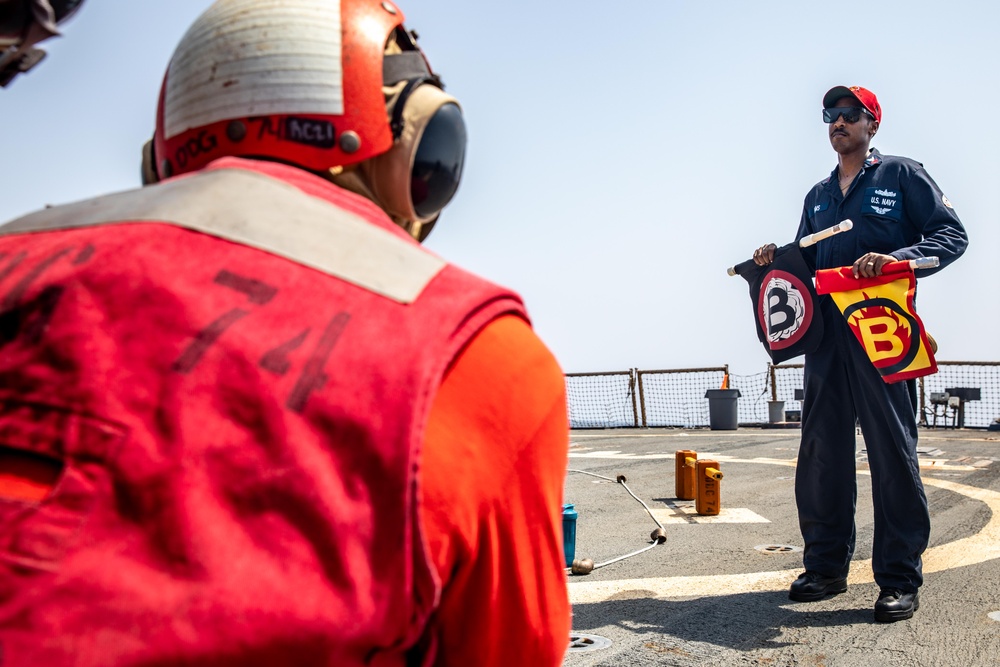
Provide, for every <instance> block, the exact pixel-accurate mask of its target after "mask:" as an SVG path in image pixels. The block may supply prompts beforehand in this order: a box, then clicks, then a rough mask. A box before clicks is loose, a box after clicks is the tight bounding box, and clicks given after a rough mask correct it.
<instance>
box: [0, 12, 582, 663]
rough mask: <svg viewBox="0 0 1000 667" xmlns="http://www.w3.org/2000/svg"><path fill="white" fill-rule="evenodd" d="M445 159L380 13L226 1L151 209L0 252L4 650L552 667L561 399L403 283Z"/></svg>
mask: <svg viewBox="0 0 1000 667" xmlns="http://www.w3.org/2000/svg"><path fill="white" fill-rule="evenodd" d="M465 140H466V136H465V127H464V124H463V120H462V114H461V110H460V107H459V105H458V103H457V102H456V100H455V99H454V98H452V97H450V96H449V95H448V94H446V93H445V92H444V90H443V87H442V85H441V81H440V79H439V78H438V76H437V75H436V74H435V73H434V72H433V71H432V70H431V69H430V67H429V65H428V63H427V60H426V58H425V57H424V54H423V52H422V51H421V50H420V49H419V48H418V47H417V45H416V43H415V35H414V34H413V33H411V32H409V31H408V30H406V29H405V28H404V26H403V15H402V12H401V11H400V10H399V8H397V7H396V6H395V5H394V4H392V3H391V2H389V1H388V0H386V1H383V0H339V1H338V0H281V1H278V0H219V1H218V2H215V3H214V4H213V5H212V6H211V7H210V8H209V9H208V10H207V11H206V12H205V13H204V14H203V15H202V16H201V17H200V18H199V19H198V20H197V21H196V22H195V23H194V25H193V26H192V27H191V28H190V30H189V31H188V32H187V34H186V35H185V36H184V37H183V38H182V40H181V42H180V44H179V46H178V47H177V50H176V52H175V53H174V55H173V58H172V59H171V61H170V65H169V68H168V71H167V74H166V77H165V79H164V82H163V87H162V90H161V97H160V103H159V108H158V112H157V119H156V130H155V134H154V137H153V140H152V142H151V143H150V144H148V145H147V147H146V149H145V165H144V170H143V173H144V176H145V180H146V181H147V182H148V183H149V185H147V186H146V187H143V188H141V189H138V190H133V191H127V192H121V193H117V194H112V195H107V196H103V197H99V198H96V199H91V200H87V201H83V202H79V203H75V204H69V205H65V206H59V207H55V208H48V209H45V210H42V211H39V212H37V213H33V214H30V215H27V216H25V217H23V218H20V219H18V220H15V221H12V222H10V223H9V224H7V225H5V226H3V227H0V650H2V656H3V664H4V667H14V666H20V665H33V666H37V665H46V666H47V667H53V666H59V665H70V664H72V665H78V666H90V665H93V666H98V665H100V666H105V665H153V664H157V665H167V664H190V665H240V666H241V667H244V666H250V665H266V666H268V667H272V666H273V665H305V664H308V665H338V666H346V665H376V666H378V665H409V664H420V665H558V664H560V662H561V659H562V655H563V653H564V650H565V648H566V646H567V644H568V641H567V639H568V633H569V604H568V601H567V594H566V582H565V575H564V573H563V570H562V560H563V554H562V542H561V515H560V511H561V503H562V493H563V477H564V474H565V466H566V457H567V444H568V443H567V440H568V429H567V427H568V424H567V412H566V401H565V384H564V381H563V376H562V373H561V371H560V369H559V367H558V365H557V363H556V362H555V360H554V359H553V356H552V354H551V353H550V352H549V351H548V350H547V348H546V347H545V346H544V345H543V344H542V343H541V342H540V341H539V339H538V338H537V337H536V336H535V335H534V333H533V332H532V330H531V328H530V326H529V324H528V321H527V317H526V315H525V310H524V307H523V305H522V303H521V300H520V299H519V298H518V297H517V295H515V294H514V293H512V292H510V291H509V290H506V289H504V288H501V287H498V286H496V285H493V284H491V283H489V282H487V281H485V280H483V279H481V278H478V277H476V276H474V275H472V274H470V273H467V272H465V271H463V270H461V269H459V268H457V267H455V266H453V265H451V264H449V263H447V262H446V261H444V260H442V259H441V258H440V257H438V256H436V255H435V254H433V253H431V252H429V251H427V250H425V249H424V248H423V247H421V246H420V245H419V243H418V241H419V240H422V239H423V238H425V237H426V235H427V234H428V232H429V231H430V229H431V227H432V225H433V224H434V223H435V221H436V220H437V219H438V216H439V214H440V212H441V209H442V208H443V207H444V206H445V205H446V204H447V203H448V201H449V200H450V199H451V198H452V196H453V194H454V193H455V190H456V188H457V186H458V183H459V179H460V176H461V172H462V163H463V157H464V150H465Z"/></svg>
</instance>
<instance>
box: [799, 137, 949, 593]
mask: <svg viewBox="0 0 1000 667" xmlns="http://www.w3.org/2000/svg"><path fill="white" fill-rule="evenodd" d="M838 176H839V173H838V170H837V169H834V171H833V173H831V174H830V177H829V178H827V179H825V180H823V181H821V182H820V183H818V184H816V185H815V186H814V187H813V189H812V190H811V191H810V192H809V194H808V195H806V198H805V205H804V208H803V211H802V221H801V222H800V224H799V231H798V234H797V236H796V240H798V239H800V238H802V237H803V236H806V235H808V234H811V233H813V232H816V231H819V230H821V229H826V228H827V227H830V226H831V225H834V224H836V223H838V222H840V221H841V220H844V219H845V218H850V219H851V220H852V221H853V222H854V228H853V229H852V230H851V231H849V232H846V233H842V234H838V235H836V236H833V237H831V238H829V239H827V240H825V241H822V242H820V243H818V244H816V245H814V246H812V247H810V248H806V249H805V250H804V253H803V254H804V255H805V256H806V259H807V261H809V262H811V263H812V264H813V267H812V268H814V269H828V268H835V267H839V266H850V265H852V264H853V263H854V262H855V261H856V260H857V259H858V258H859V257H861V256H862V255H863V254H865V253H866V252H877V253H883V254H887V255H892V256H893V257H895V258H896V259H915V258H918V257H932V256H936V257H938V258H940V260H941V265H940V266H939V267H938V268H935V269H929V270H923V271H918V272H917V276H918V277H920V276H925V275H928V274H931V273H934V272H936V271H939V270H940V269H942V268H944V267H945V266H947V265H948V264H950V263H951V262H953V261H954V260H956V259H958V257H959V256H961V254H962V253H963V252H965V248H966V246H967V245H968V237H967V235H966V233H965V229H964V227H963V226H962V223H961V221H959V219H958V216H957V215H956V213H955V210H954V209H953V208H952V206H951V203H950V202H949V201H948V199H947V198H946V197H945V196H944V194H942V192H941V190H940V188H938V186H937V184H936V183H935V182H934V181H933V180H932V179H931V177H930V176H929V175H928V174H927V172H926V171H924V169H923V165H921V164H920V163H919V162H915V161H913V160H910V159H908V158H904V157H896V156H891V155H885V156H883V155H881V154H880V153H879V152H878V151H877V150H874V149H872V151H871V152H870V153H869V155H868V158H867V160H866V161H865V164H864V167H863V168H862V170H861V171H860V172H859V173H858V175H857V176H856V177H855V179H854V182H853V183H851V186H850V189H849V190H848V191H847V195H846V196H844V195H842V194H841V191H840V187H839V184H838ZM820 312H821V313H822V317H823V324H824V329H825V335H824V338H823V342H822V344H821V345H820V347H819V349H818V350H817V351H816V352H814V353H812V354H807V355H806V359H805V394H804V400H803V403H802V442H801V444H800V446H799V458H798V465H797V469H796V473H795V500H796V504H797V505H798V512H799V527H800V529H801V531H802V537H803V540H804V541H805V553H804V556H803V562H804V565H805V568H806V570H808V571H814V572H818V573H821V574H823V575H826V576H829V577H843V576H847V572H848V569H849V567H850V561H851V557H852V556H853V554H854V545H855V536H856V534H855V524H854V512H855V507H856V504H857V481H856V476H855V466H856V463H855V431H854V424H855V419H857V421H858V423H859V424H860V425H861V431H862V433H863V434H864V438H865V444H866V447H867V450H868V463H869V466H870V469H871V476H872V496H873V497H872V500H873V504H874V507H875V528H874V547H873V553H872V568H873V569H874V571H875V582H876V583H877V584H878V585H879V586H880V587H882V588H898V589H900V590H903V591H906V592H910V593H912V592H916V590H917V588H918V587H919V586H920V585H921V584H922V583H923V574H922V569H921V558H920V556H921V554H922V553H923V552H924V549H926V547H927V542H928V539H929V536H930V515H929V513H928V510H927V497H926V496H925V495H924V487H923V483H922V482H921V481H920V470H919V467H918V463H917V452H916V448H917V421H916V385H915V381H914V380H908V381H904V382H897V383H895V384H886V383H885V382H884V381H883V380H882V378H881V376H880V375H879V373H878V371H877V370H876V369H875V367H874V366H873V365H872V363H871V361H870V360H869V359H868V356H867V355H866V354H865V352H864V349H863V348H862V346H861V345H859V344H858V341H857V339H856V338H855V337H854V334H853V333H852V332H851V331H850V329H849V327H848V325H847V323H846V321H845V319H844V317H843V315H842V314H841V313H840V311H839V310H838V309H837V307H836V305H835V304H834V303H833V300H832V299H831V298H830V297H829V296H821V297H820Z"/></svg>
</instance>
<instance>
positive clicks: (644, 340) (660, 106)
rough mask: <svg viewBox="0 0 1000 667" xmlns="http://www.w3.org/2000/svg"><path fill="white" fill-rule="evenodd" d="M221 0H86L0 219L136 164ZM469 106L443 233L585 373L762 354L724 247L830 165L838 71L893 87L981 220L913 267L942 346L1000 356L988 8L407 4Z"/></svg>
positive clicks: (29, 104) (888, 130)
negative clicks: (952, 255)
mask: <svg viewBox="0 0 1000 667" xmlns="http://www.w3.org/2000/svg"><path fill="white" fill-rule="evenodd" d="M209 4H210V2H209V0H171V1H170V2H147V1H143V2H137V1H136V0H87V2H86V4H85V5H84V6H83V7H82V9H81V10H80V12H79V13H78V14H77V15H76V16H75V17H74V18H73V19H72V20H71V21H69V22H67V23H66V24H64V26H63V28H64V30H63V32H64V34H65V36H64V37H63V38H61V39H54V40H50V41H48V42H46V43H45V44H44V45H43V46H44V47H45V48H46V50H48V51H49V58H48V59H47V60H46V61H45V62H43V63H42V64H41V65H39V67H38V68H37V69H36V70H35V71H33V72H31V73H29V74H28V75H26V76H22V77H20V78H19V79H17V80H16V81H15V82H14V83H13V84H12V85H11V86H9V87H8V88H6V89H3V90H0V141H2V143H0V146H2V147H3V148H2V151H0V156H2V157H0V177H2V180H0V183H2V197H0V220H7V219H10V218H12V217H15V216H17V215H20V214H22V213H25V212H28V211H30V210H33V209H36V208H39V207H41V206H43V205H44V204H46V203H62V202H66V201H73V200H78V199H82V198H85V197H89V196H92V195H96V194H101V193H106V192H111V191H116V190H123V189H127V188H131V187H136V186H138V184H139V162H140V149H141V147H142V144H143V142H144V141H145V140H146V139H147V138H149V136H150V135H151V134H152V130H153V123H154V114H155V108H156V98H157V94H158V90H159V86H160V82H161V79H162V76H163V72H164V69H165V68H166V65H167V62H168V60H169V57H170V54H171V52H172V51H173V47H174V46H175V44H176V43H177V41H178V39H179V38H180V36H181V35H182V34H183V32H184V31H185V30H186V28H187V26H188V25H189V24H190V23H191V21H193V20H194V18H195V17H196V16H197V15H198V14H199V13H201V11H203V10H204V9H205V8H206V7H207V6H208V5H209ZM400 4H401V7H402V9H403V10H404V12H405V13H406V15H407V25H408V26H409V27H411V28H414V29H416V30H417V32H418V33H419V34H420V42H421V44H422V45H423V47H424V49H425V51H426V52H427V54H428V57H429V59H430V62H431V64H432V66H433V67H434V68H435V69H436V70H437V71H439V72H440V73H441V75H442V76H443V78H444V80H445V83H446V84H447V86H448V90H449V92H451V93H452V94H454V95H455V96H456V97H457V98H458V99H459V100H460V102H461V103H462V104H463V106H464V109H465V115H466V121H467V124H468V126H469V134H470V144H469V154H468V162H467V164H466V171H465V177H464V180H463V184H462V187H461V189H460V190H459V193H458V196H457V197H456V199H455V201H454V202H453V203H452V205H451V206H450V207H449V208H448V209H446V211H445V213H444V215H443V216H442V219H441V222H440V223H439V224H438V226H437V227H436V229H435V231H434V233H433V234H432V235H431V237H430V239H429V241H428V246H429V247H431V248H432V249H433V250H435V251H436V252H439V253H441V254H442V255H444V256H445V257H447V258H448V259H450V260H452V261H454V262H456V263H458V264H460V265H462V266H465V267H466V268H469V269H471V270H473V271H476V272H477V273H480V274H481V275H484V276H486V277H488V278H491V279H493V280H495V281H498V282H501V283H504V284H507V285H508V286H510V287H513V288H515V289H517V290H518V291H520V292H521V293H522V295H523V296H524V297H525V300H526V302H527V304H528V308H529V312H530V313H531V315H532V317H533V319H534V322H535V325H536V328H537V330H538V331H539V333H540V335H541V336H542V338H543V339H544V340H545V341H546V342H547V343H548V344H549V345H550V347H551V348H552V349H553V350H554V352H555V353H556V356H557V357H558V358H559V360H560V361H561V363H562V365H563V367H564V369H565V370H566V371H568V372H576V371H605V370H625V369H627V368H630V367H639V368H644V369H651V368H680V367H691V366H708V365H710V366H716V365H720V364H723V363H729V364H730V365H731V366H732V369H733V371H734V372H736V373H738V374H750V373H755V372H760V371H763V370H764V368H765V367H766V363H767V357H766V356H765V354H764V351H763V349H762V348H761V347H760V345H759V343H758V342H757V340H756V336H755V334H754V329H753V322H752V316H751V312H750V300H749V298H748V297H747V294H746V285H745V283H744V281H742V280H740V279H739V278H730V277H728V276H727V275H726V274H725V268H726V267H728V266H730V265H732V264H734V263H735V262H737V261H740V260H743V259H746V258H747V257H749V255H750V253H751V252H752V250H753V248H755V247H757V246H759V245H761V244H762V243H764V242H768V241H773V242H776V243H779V244H781V243H786V242H788V241H791V240H792V237H793V235H794V232H795V229H796V226H797V224H798V219H799V214H800V208H801V205H802V198H803V196H804V195H805V193H806V191H807V190H808V189H809V188H810V187H811V186H812V185H813V184H814V183H816V182H817V181H819V180H820V179H822V178H824V177H825V176H826V175H827V174H828V173H829V172H830V170H831V169H832V168H833V167H834V165H835V158H836V156H835V154H834V153H833V150H832V149H831V148H830V145H829V142H828V140H827V136H826V127H825V126H824V125H823V123H822V122H821V119H820V111H819V110H820V106H821V104H820V99H821V97H822V95H823V93H824V92H825V91H826V90H827V89H828V88H830V87H831V86H833V85H837V84H844V85H854V84H858V85H863V86H865V87H867V88H870V89H871V90H873V91H874V92H875V93H876V94H877V95H878V96H879V100H880V102H881V103H882V107H883V111H884V118H883V122H882V127H881V130H880V131H879V134H878V136H877V137H876V139H875V142H874V144H873V145H874V146H876V147H877V148H878V149H879V150H881V151H882V152H883V153H888V154H897V155H906V156H908V157H912V158H914V159H916V160H919V161H921V162H923V163H924V165H925V166H926V168H927V170H928V171H929V173H930V174H931V175H932V176H933V177H934V178H935V180H936V181H937V182H938V184H939V185H940V186H941V187H942V189H943V190H944V192H945V193H946V194H947V196H948V198H949V199H950V200H951V201H952V202H953V203H954V205H955V208H956V210H957V211H958V213H959V215H960V216H961V217H962V220H963V221H964V223H965V225H966V227H967V229H968V231H969V235H970V237H971V245H970V249H969V251H968V252H967V253H966V255H965V257H964V258H962V259H961V260H959V262H957V263H956V264H954V265H953V266H952V267H950V268H948V269H947V270H946V271H944V272H942V273H940V274H937V275H935V276H933V277H931V278H929V279H927V280H923V281H921V282H920V287H919V299H918V308H919V312H920V315H921V317H922V318H923V320H924V322H925V324H926V325H927V327H928V329H929V330H930V331H931V332H932V333H933V334H934V336H935V337H936V338H937V340H938V342H939V343H940V344H941V347H942V350H941V352H940V353H939V358H940V359H943V360H1000V334H998V331H1000V304H998V300H1000V299H998V295H1000V290H998V288H1000V275H998V273H997V257H998V254H1000V225H998V217H1000V216H998V213H997V210H998V209H997V194H996V193H997V190H998V186H997V183H998V182H1000V160H998V159H997V156H998V154H1000V133H998V129H997V128H998V123H997V121H996V120H995V117H996V116H997V114H998V112H1000V86H998V85H997V83H996V70H997V67H998V65H1000V40H998V39H997V37H996V28H997V26H998V25H1000V10H998V5H997V4H996V3H988V2H985V0H981V1H977V2H972V1H968V0H954V1H952V2H947V3H940V2H929V1H926V0H908V1H903V0H892V1H886V2H871V3H819V2H803V1H802V0H795V1H792V0H787V1H784V2H766V1H762V2H753V3H748V2H742V1H737V0H716V1H714V2H706V1H705V0H659V1H658V2H645V3H608V2H589V1H584V2H575V3H570V2H525V1H523V0H508V1H507V2H503V3H472V2H469V1H468V0H461V1H460V0H442V1H438V2H429V1H423V2H406V1H405V0H400Z"/></svg>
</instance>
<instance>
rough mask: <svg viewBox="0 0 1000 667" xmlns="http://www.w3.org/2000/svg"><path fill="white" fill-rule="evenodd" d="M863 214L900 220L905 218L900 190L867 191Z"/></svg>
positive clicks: (872, 189)
mask: <svg viewBox="0 0 1000 667" xmlns="http://www.w3.org/2000/svg"><path fill="white" fill-rule="evenodd" d="M861 210H862V212H863V213H866V214H868V213H874V214H875V215H878V216H881V217H883V218H891V219H893V220H899V219H900V218H902V217H903V198H902V193H901V192H900V191H899V190H891V189H889V188H883V187H875V188H867V189H865V200H864V204H863V205H862V207H861Z"/></svg>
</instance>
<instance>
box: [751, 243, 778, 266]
mask: <svg viewBox="0 0 1000 667" xmlns="http://www.w3.org/2000/svg"><path fill="white" fill-rule="evenodd" d="M777 249H778V246H776V245H774V244H773V243H768V244H767V245H762V246H761V247H759V248H757V249H756V250H754V251H753V261H754V264H756V265H757V266H767V265H768V264H770V263H771V262H773V261H774V251H775V250H777Z"/></svg>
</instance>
